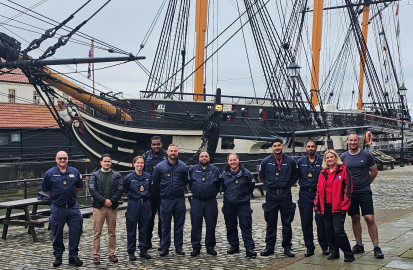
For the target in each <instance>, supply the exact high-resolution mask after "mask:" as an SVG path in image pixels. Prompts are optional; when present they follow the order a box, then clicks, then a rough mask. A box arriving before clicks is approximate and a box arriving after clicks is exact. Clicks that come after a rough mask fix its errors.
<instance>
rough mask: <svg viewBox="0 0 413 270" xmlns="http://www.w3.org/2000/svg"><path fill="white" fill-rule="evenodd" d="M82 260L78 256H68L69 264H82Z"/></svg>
mask: <svg viewBox="0 0 413 270" xmlns="http://www.w3.org/2000/svg"><path fill="white" fill-rule="evenodd" d="M82 264H83V262H82V260H81V259H79V258H69V265H74V266H82Z"/></svg>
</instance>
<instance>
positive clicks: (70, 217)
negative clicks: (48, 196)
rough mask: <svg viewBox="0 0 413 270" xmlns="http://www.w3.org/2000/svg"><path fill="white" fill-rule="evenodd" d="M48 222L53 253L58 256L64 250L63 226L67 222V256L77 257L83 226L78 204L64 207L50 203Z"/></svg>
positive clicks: (60, 255)
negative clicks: (51, 234)
mask: <svg viewBox="0 0 413 270" xmlns="http://www.w3.org/2000/svg"><path fill="white" fill-rule="evenodd" d="M49 222H50V226H51V227H52V233H53V255H54V256H55V257H56V258H59V257H62V254H63V252H64V251H65V245H64V244H63V227H64V226H65V224H66V223H67V226H68V227H69V258H77V257H78V252H79V241H80V236H81V235H82V228H83V216H82V214H81V213H80V211H79V205H77V204H75V205H74V206H73V207H70V208H67V209H66V208H61V207H57V206H55V205H53V204H52V206H51V212H50V220H49Z"/></svg>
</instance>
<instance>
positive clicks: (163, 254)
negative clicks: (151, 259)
mask: <svg viewBox="0 0 413 270" xmlns="http://www.w3.org/2000/svg"><path fill="white" fill-rule="evenodd" d="M168 254H169V250H167V249H161V252H159V255H160V256H161V257H164V256H166V255H168Z"/></svg>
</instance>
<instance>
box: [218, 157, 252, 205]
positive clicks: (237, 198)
mask: <svg viewBox="0 0 413 270" xmlns="http://www.w3.org/2000/svg"><path fill="white" fill-rule="evenodd" d="M222 181H223V183H222V188H223V190H224V202H225V203H230V204H245V203H249V201H250V199H251V196H250V194H251V192H253V191H254V188H255V180H254V177H253V176H252V174H251V173H250V171H248V170H247V169H245V168H244V166H243V165H242V164H239V170H238V171H237V172H232V171H231V170H230V168H229V165H227V166H226V167H225V169H224V171H222Z"/></svg>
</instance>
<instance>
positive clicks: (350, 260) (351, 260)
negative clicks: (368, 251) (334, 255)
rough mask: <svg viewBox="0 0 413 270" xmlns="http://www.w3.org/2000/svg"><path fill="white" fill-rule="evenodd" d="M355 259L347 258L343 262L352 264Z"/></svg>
mask: <svg viewBox="0 0 413 270" xmlns="http://www.w3.org/2000/svg"><path fill="white" fill-rule="evenodd" d="M355 259H356V258H354V256H353V257H348V258H344V262H354V260H355Z"/></svg>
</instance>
